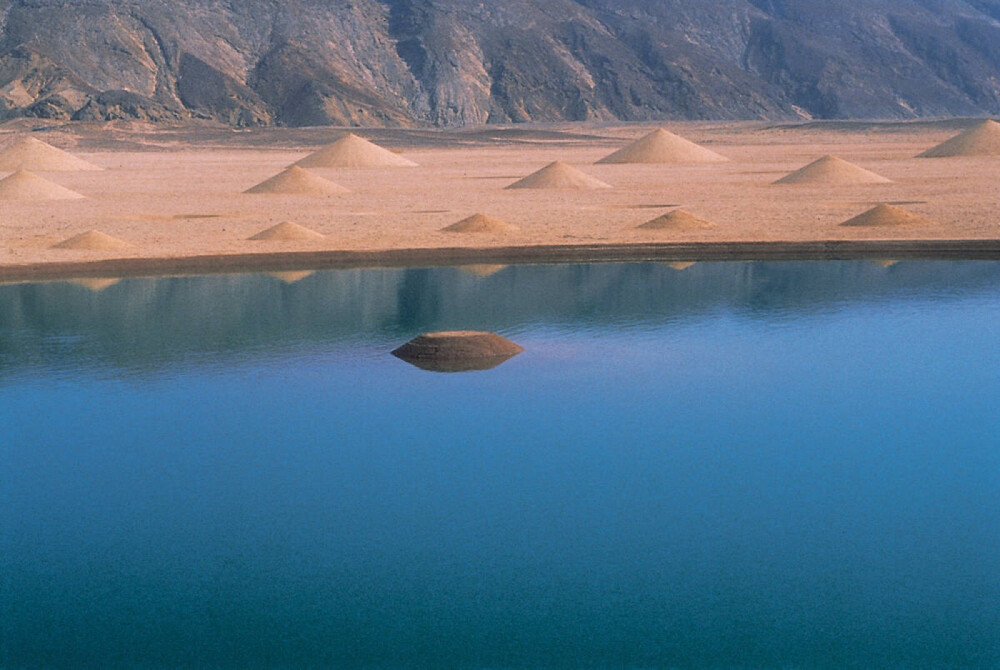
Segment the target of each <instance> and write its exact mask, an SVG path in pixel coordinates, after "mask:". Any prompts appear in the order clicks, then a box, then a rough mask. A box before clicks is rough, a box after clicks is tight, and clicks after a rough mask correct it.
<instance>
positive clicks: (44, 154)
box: [0, 137, 103, 172]
mask: <svg viewBox="0 0 1000 670" xmlns="http://www.w3.org/2000/svg"><path fill="white" fill-rule="evenodd" d="M101 169H103V168H100V167H98V166H97V165H94V164H93V163H89V162H87V161H85V160H83V159H82V158H77V157H76V156H74V155H73V154H71V153H69V152H66V151H63V150H62V149H57V148H55V147H54V146H51V145H49V144H46V143H45V142H42V141H41V140H38V139H35V138H34V137H22V138H21V139H19V140H17V141H16V142H14V144H12V145H10V146H9V147H7V148H5V149H3V150H0V172H13V171H15V170H33V171H35V172H69V171H80V170H83V171H88V170H89V171H96V170H101Z"/></svg>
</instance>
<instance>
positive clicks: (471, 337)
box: [392, 330, 524, 372]
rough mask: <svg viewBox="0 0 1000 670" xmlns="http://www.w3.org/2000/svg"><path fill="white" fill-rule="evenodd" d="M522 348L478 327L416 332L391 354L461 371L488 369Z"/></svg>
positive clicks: (436, 368) (429, 366)
mask: <svg viewBox="0 0 1000 670" xmlns="http://www.w3.org/2000/svg"><path fill="white" fill-rule="evenodd" d="M522 351H524V348H523V347H521V346H519V345H517V344H514V343H513V342H511V341H510V340H508V339H506V338H504V337H501V336H500V335H497V334H496V333H489V332H483V331H477V330H453V331H443V332H438V333H424V334H423V335H418V336H417V337H415V338H413V339H412V340H410V341H409V342H407V343H406V344H404V345H403V346H401V347H398V348H397V349H394V350H393V351H392V355H393V356H396V357H397V358H400V359H402V360H404V361H406V362H407V363H411V364H413V365H416V366H417V367H420V368H423V369H425V370H433V371H436V372H461V371H466V370H488V369H490V368H493V367H496V366H497V365H500V364H501V363H503V362H504V361H506V360H507V359H509V358H511V357H512V356H516V355H517V354H519V353H521V352H522Z"/></svg>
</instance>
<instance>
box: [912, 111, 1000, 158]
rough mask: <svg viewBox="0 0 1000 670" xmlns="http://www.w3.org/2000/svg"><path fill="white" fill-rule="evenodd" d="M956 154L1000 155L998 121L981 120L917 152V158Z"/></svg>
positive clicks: (946, 156)
mask: <svg viewBox="0 0 1000 670" xmlns="http://www.w3.org/2000/svg"><path fill="white" fill-rule="evenodd" d="M957 156H1000V123H997V122H996V121H993V120H992V119H989V120H986V121H983V122H982V123H980V124H978V125H976V126H974V127H972V128H969V129H968V130H966V131H964V132H961V133H959V134H958V135H956V136H955V137H953V138H951V139H950V140H946V141H944V142H942V143H941V144H939V145H937V146H936V147H932V148H930V149H928V150H927V151H925V152H923V153H921V154H918V157H919V158H954V157H957Z"/></svg>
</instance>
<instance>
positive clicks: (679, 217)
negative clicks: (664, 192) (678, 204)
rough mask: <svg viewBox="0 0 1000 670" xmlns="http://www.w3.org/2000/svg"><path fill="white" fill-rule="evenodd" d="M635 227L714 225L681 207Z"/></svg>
mask: <svg viewBox="0 0 1000 670" xmlns="http://www.w3.org/2000/svg"><path fill="white" fill-rule="evenodd" d="M636 227H637V228H641V229H643V230H707V229H710V228H715V227H716V225H715V224H714V223H712V222H711V221H708V220H706V219H703V218H701V217H699V216H695V215H694V214H691V213H689V212H685V211H684V210H683V209H675V210H674V211H672V212H667V213H666V214H664V215H663V216H658V217H656V218H655V219H653V220H651V221H647V222H646V223H643V224H640V225H638V226H636Z"/></svg>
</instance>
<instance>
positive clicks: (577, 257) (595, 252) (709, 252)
mask: <svg viewBox="0 0 1000 670" xmlns="http://www.w3.org/2000/svg"><path fill="white" fill-rule="evenodd" d="M875 259H892V260H1000V238H988V239H915V240H898V239H893V240H884V239H883V240H810V241H742V242H726V241H721V242H714V241H713V242H648V243H639V244H634V243H630V244H615V243H609V244H540V245H530V246H506V247H436V248H399V249H379V250H369V251H365V250H323V251H272V252H257V253H231V254H195V255H190V256H179V257H143V258H134V257H133V258H111V259H100V260H81V261H47V262H38V263H25V264H20V265H14V264H7V265H0V282H3V283H16V282H31V281H46V280H60V279H71V278H84V277H108V276H109V275H110V276H114V277H144V276H167V275H176V274H199V275H200V274H228V273H235V272H273V271H288V270H336V269H360V268H400V267H438V266H461V265H472V264H504V265H537V264H561V263H638V262H669V261H695V262H706V261H796V260H799V261H824V260H875Z"/></svg>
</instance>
